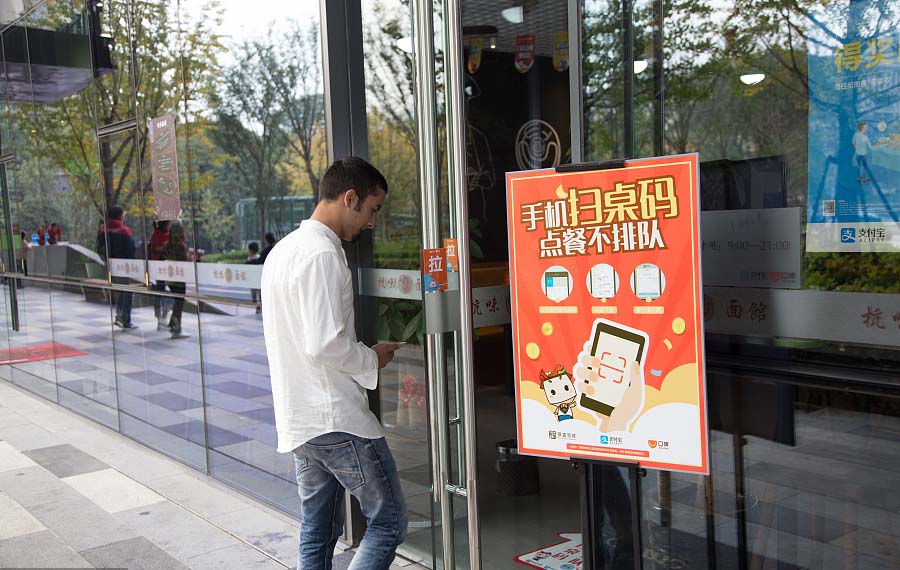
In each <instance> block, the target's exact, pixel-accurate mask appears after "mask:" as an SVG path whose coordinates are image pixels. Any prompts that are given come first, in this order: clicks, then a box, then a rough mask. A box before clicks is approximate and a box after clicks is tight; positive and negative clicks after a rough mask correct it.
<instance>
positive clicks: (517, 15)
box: [500, 6, 525, 24]
mask: <svg viewBox="0 0 900 570" xmlns="http://www.w3.org/2000/svg"><path fill="white" fill-rule="evenodd" d="M500 15H501V16H503V19H504V20H506V21H507V22H512V23H513V24H521V23H522V22H524V21H525V8H523V7H522V6H513V7H512V8H507V9H506V10H503V11H502V12H500Z"/></svg>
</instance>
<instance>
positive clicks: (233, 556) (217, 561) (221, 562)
mask: <svg viewBox="0 0 900 570" xmlns="http://www.w3.org/2000/svg"><path fill="white" fill-rule="evenodd" d="M185 563H186V564H187V565H188V566H190V567H191V569H192V570H223V569H224V568H235V569H237V568H241V569H243V568H248V569H253V570H284V565H283V564H279V563H278V562H276V561H275V560H272V558H270V557H269V556H266V555H265V554H263V553H261V552H260V551H258V550H256V549H255V548H250V547H249V546H231V547H228V548H223V549H221V550H214V551H213V552H207V553H206V554H200V555H198V556H192V557H191V558H188V559H187V560H185Z"/></svg>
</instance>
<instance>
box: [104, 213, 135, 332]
mask: <svg viewBox="0 0 900 570" xmlns="http://www.w3.org/2000/svg"><path fill="white" fill-rule="evenodd" d="M107 244H108V245H107ZM97 251H98V252H99V253H100V255H101V256H104V257H107V254H108V257H109V259H134V238H133V237H132V234H131V230H130V229H129V228H128V227H127V226H126V225H125V210H123V209H122V206H119V205H115V206H112V207H111V208H110V209H109V213H108V215H107V218H106V223H105V224H101V225H100V229H99V230H98V232H97ZM112 281H113V283H118V284H120V285H128V284H129V283H131V280H130V279H128V278H127V277H116V276H113V278H112ZM133 297H134V294H133V293H131V292H130V291H117V292H116V320H115V325H116V326H117V327H121V328H123V329H125V330H129V329H135V328H137V327H136V326H135V325H134V324H133V323H132V322H131V302H132V299H133Z"/></svg>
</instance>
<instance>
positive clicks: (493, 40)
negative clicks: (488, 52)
mask: <svg viewBox="0 0 900 570" xmlns="http://www.w3.org/2000/svg"><path fill="white" fill-rule="evenodd" d="M489 43H490V46H491V49H497V36H491V39H490V42H489Z"/></svg>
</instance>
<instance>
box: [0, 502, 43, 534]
mask: <svg viewBox="0 0 900 570" xmlns="http://www.w3.org/2000/svg"><path fill="white" fill-rule="evenodd" d="M42 530H46V527H45V526H44V525H42V524H41V521H39V520H37V519H36V518H34V517H33V516H31V513H29V512H28V510H27V509H26V508H24V507H23V506H22V505H20V504H19V503H17V502H15V501H14V500H13V499H12V498H10V497H9V495H6V494H4V493H0V540H4V539H7V538H13V537H15V536H22V535H25V534H31V533H33V532H40V531H42Z"/></svg>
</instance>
